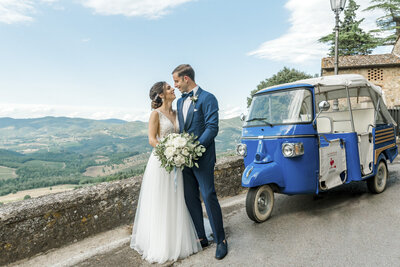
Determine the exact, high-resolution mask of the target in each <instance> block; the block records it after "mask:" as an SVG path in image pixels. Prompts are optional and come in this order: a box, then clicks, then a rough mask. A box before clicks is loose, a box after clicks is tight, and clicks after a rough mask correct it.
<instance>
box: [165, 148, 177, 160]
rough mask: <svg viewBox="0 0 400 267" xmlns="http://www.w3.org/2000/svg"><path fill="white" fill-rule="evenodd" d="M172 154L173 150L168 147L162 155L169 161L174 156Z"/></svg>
mask: <svg viewBox="0 0 400 267" xmlns="http://www.w3.org/2000/svg"><path fill="white" fill-rule="evenodd" d="M174 153H175V148H174V147H171V146H170V147H167V148H166V149H165V152H164V155H165V156H166V157H167V159H171V158H172V157H173V156H174Z"/></svg>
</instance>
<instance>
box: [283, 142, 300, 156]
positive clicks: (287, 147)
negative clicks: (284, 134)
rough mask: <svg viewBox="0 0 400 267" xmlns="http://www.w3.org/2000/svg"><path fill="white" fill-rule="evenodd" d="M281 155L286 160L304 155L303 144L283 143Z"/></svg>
mask: <svg viewBox="0 0 400 267" xmlns="http://www.w3.org/2000/svg"><path fill="white" fill-rule="evenodd" d="M282 154H283V155H284V156H285V157H287V158H293V157H297V156H300V155H303V154H304V146H303V143H283V144H282Z"/></svg>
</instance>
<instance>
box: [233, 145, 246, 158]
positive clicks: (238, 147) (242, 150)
mask: <svg viewBox="0 0 400 267" xmlns="http://www.w3.org/2000/svg"><path fill="white" fill-rule="evenodd" d="M236 153H237V154H238V155H239V156H243V157H246V155H247V146H246V144H237V145H236Z"/></svg>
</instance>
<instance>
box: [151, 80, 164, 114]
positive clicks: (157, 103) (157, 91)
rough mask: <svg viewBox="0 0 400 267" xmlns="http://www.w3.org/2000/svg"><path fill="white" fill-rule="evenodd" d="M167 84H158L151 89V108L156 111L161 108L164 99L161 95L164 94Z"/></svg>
mask: <svg viewBox="0 0 400 267" xmlns="http://www.w3.org/2000/svg"><path fill="white" fill-rule="evenodd" d="M165 84H166V82H156V83H155V84H154V85H153V86H152V87H151V89H150V94H149V96H150V99H151V108H152V109H156V108H159V107H161V105H162V99H161V97H160V95H161V94H163V93H164V88H165Z"/></svg>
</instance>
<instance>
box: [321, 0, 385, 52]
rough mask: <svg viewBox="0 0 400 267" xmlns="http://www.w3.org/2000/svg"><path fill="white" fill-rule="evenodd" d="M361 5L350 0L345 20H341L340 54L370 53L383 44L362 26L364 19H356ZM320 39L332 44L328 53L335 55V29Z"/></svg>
mask: <svg viewBox="0 0 400 267" xmlns="http://www.w3.org/2000/svg"><path fill="white" fill-rule="evenodd" d="M359 7H360V5H357V3H356V2H355V1H354V0H350V1H349V4H348V5H347V7H346V8H345V10H344V20H343V21H339V46H338V54H339V56H348V55H368V54H371V53H372V50H373V49H374V48H376V47H377V46H379V45H380V44H381V40H380V39H379V38H377V37H375V36H373V34H372V33H367V32H365V31H364V30H363V29H361V28H360V24H361V23H362V22H363V21H364V19H360V20H357V19H356V11H357V10H358V8H359ZM318 41H319V42H321V43H328V44H330V45H331V47H330V49H329V54H328V55H329V56H334V55H335V31H333V32H332V33H331V34H328V35H326V36H324V37H322V38H320V39H319V40H318Z"/></svg>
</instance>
